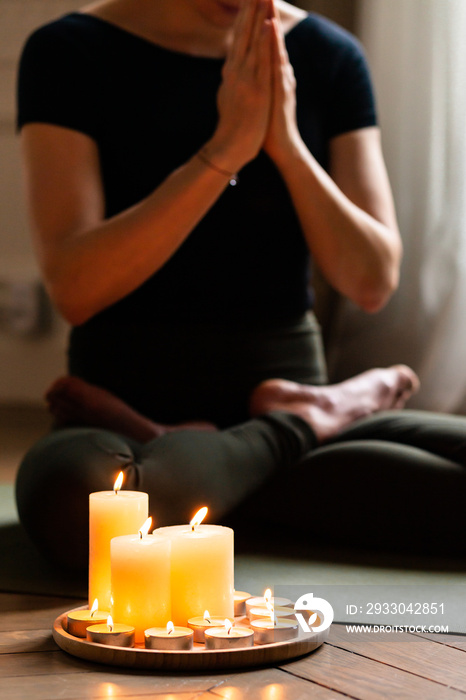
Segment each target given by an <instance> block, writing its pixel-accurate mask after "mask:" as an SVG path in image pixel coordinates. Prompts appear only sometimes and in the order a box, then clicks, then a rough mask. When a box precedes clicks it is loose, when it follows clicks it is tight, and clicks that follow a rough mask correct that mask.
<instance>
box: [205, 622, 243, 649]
mask: <svg viewBox="0 0 466 700" xmlns="http://www.w3.org/2000/svg"><path fill="white" fill-rule="evenodd" d="M253 645H254V632H253V630H252V629H249V627H242V626H238V627H233V626H232V624H231V622H230V620H228V619H227V620H225V624H224V626H223V627H214V628H213V629H209V630H206V631H205V648H206V649H238V648H240V647H252V646H253Z"/></svg>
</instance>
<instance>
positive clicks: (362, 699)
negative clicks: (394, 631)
mask: <svg viewBox="0 0 466 700" xmlns="http://www.w3.org/2000/svg"><path fill="white" fill-rule="evenodd" d="M286 670H287V671H288V672H289V673H293V674H294V675H296V676H299V677H300V678H305V679H308V680H310V681H313V682H314V683H318V684H319V685H323V686H326V687H328V688H330V689H332V690H336V691H338V692H340V693H344V694H347V695H349V696H350V697H356V698H358V700H387V698H390V700H419V699H420V698H422V700H465V696H464V694H463V693H462V692H460V691H459V690H453V689H451V688H448V687H446V686H443V685H440V684H439V683H434V682H432V681H430V680H427V679H426V678H420V677H419V676H416V675H414V674H412V673H408V672H407V671H403V670H399V669H397V668H393V667H391V666H388V665H387V664H384V663H380V662H378V661H374V660H372V659H368V658H365V657H364V656H360V655H359V654H358V653H354V652H351V651H347V650H345V649H340V648H338V647H335V646H331V645H330V644H326V645H324V647H321V648H320V649H317V651H316V652H314V653H313V654H310V655H309V656H307V657H305V658H304V659H300V660H299V661H295V662H292V663H290V664H288V665H287V666H286Z"/></svg>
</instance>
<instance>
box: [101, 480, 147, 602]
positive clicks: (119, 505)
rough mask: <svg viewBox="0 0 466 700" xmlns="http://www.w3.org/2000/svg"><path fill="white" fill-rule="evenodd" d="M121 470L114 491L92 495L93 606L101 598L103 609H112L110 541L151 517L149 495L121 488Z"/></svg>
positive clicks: (134, 530) (126, 533)
mask: <svg viewBox="0 0 466 700" xmlns="http://www.w3.org/2000/svg"><path fill="white" fill-rule="evenodd" d="M122 481H123V472H120V474H119V476H118V478H117V480H116V482H115V486H114V489H113V491H98V492H96V493H91V494H90V496H89V605H90V604H91V601H93V600H95V598H97V599H98V601H99V603H100V607H101V608H102V609H103V610H107V611H109V610H110V586H111V583H110V540H111V539H112V537H118V536H119V535H130V534H131V533H134V532H137V531H138V527H139V526H140V525H141V523H143V522H144V520H145V519H146V518H147V516H148V510H149V496H148V495H147V493H142V492H141V491H120V489H121V484H122Z"/></svg>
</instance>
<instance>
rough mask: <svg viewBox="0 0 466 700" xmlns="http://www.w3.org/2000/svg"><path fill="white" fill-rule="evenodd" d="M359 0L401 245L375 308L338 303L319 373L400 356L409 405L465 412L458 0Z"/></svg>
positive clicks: (465, 121) (465, 212)
mask: <svg viewBox="0 0 466 700" xmlns="http://www.w3.org/2000/svg"><path fill="white" fill-rule="evenodd" d="M360 2H361V13H360V32H359V34H360V37H361V39H362V42H363V44H364V45H365V48H366V52H367V55H368V59H369V64H370V66H371V69H372V75H373V79H374V83H375V88H376V95H377V101H378V107H379V115H380V123H381V127H382V134H383V146H384V153H385V158H386V162H387V166H388V170H389V175H390V180H391V183H392V187H393V192H394V196H395V203H396V207H397V212H398V220H399V224H400V228H401V233H402V237H403V245H404V251H405V252H404V260H403V265H402V277H401V284H400V288H399V291H398V292H397V293H396V294H395V296H394V297H393V299H392V300H391V301H390V303H389V305H388V306H387V307H386V308H385V309H384V310H383V311H381V312H380V313H379V314H377V315H375V316H373V315H371V316H368V315H366V314H364V313H362V312H360V311H359V310H357V309H356V308H355V307H354V306H352V305H351V304H350V303H346V302H344V303H342V304H341V306H340V308H339V311H338V314H337V318H336V322H335V325H334V328H333V334H332V338H331V343H330V357H329V362H330V371H331V378H332V380H338V379H342V378H344V377H347V376H349V375H351V374H355V373H357V372H359V371H362V370H364V369H367V368H368V367H371V366H385V365H388V364H392V363H397V362H404V363H406V364H409V365H410V366H411V367H413V369H414V370H415V371H416V372H417V373H418V374H419V376H420V379H421V386H422V388H421V391H420V393H419V394H418V396H417V397H416V399H415V400H414V401H412V402H411V404H410V405H411V406H413V407H418V408H426V409H429V410H439V411H446V412H458V413H460V412H466V0H360Z"/></svg>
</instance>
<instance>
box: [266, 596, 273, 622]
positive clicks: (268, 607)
mask: <svg viewBox="0 0 466 700" xmlns="http://www.w3.org/2000/svg"><path fill="white" fill-rule="evenodd" d="M265 607H266V608H267V610H268V611H269V614H270V619H271V620H272V622H273V620H274V617H275V616H274V614H273V605H272V603H271V602H270V600H266V601H265Z"/></svg>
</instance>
